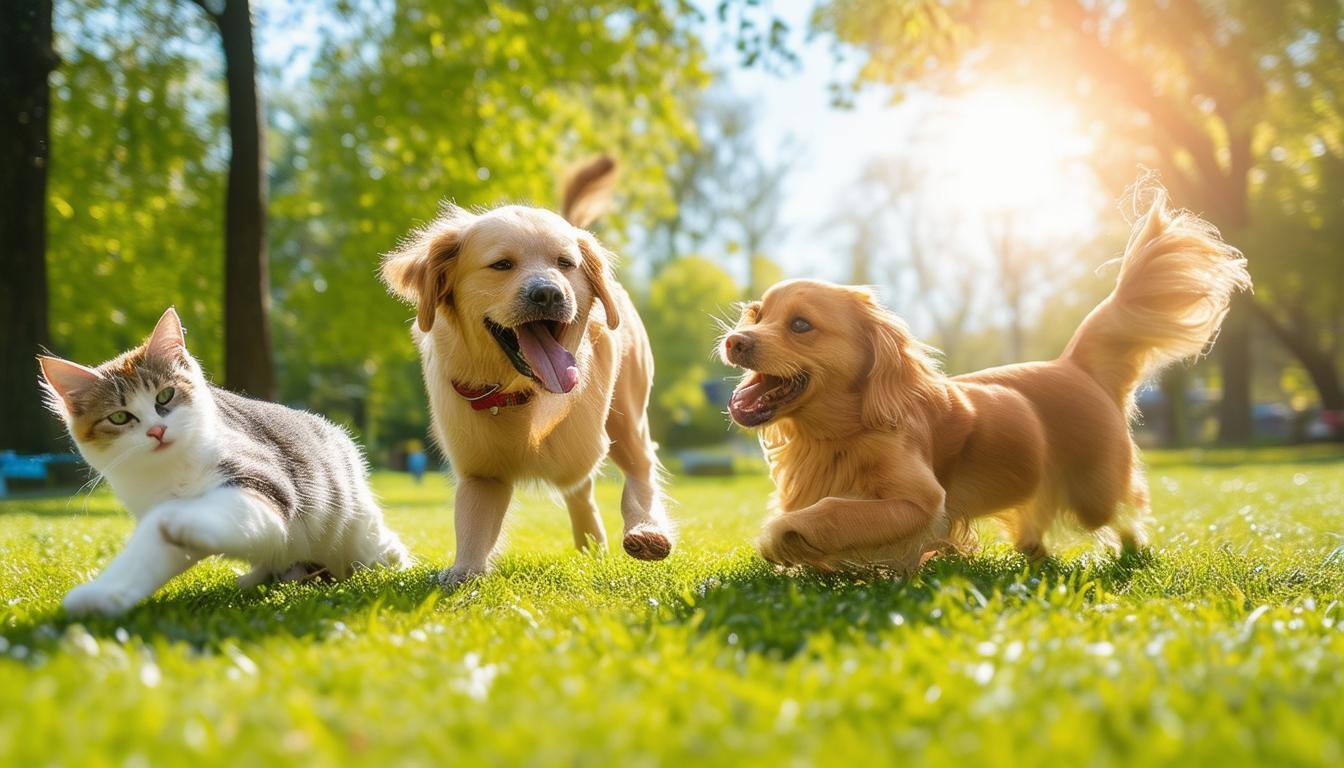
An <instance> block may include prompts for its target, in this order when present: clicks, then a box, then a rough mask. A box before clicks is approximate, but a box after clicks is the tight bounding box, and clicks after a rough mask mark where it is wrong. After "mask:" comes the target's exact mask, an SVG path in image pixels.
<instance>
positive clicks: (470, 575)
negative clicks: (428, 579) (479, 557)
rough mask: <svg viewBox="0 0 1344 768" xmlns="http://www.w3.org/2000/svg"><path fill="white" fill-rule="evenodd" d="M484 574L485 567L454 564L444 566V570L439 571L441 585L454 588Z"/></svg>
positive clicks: (445, 587)
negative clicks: (448, 566)
mask: <svg viewBox="0 0 1344 768" xmlns="http://www.w3.org/2000/svg"><path fill="white" fill-rule="evenodd" d="M484 575H485V568H471V567H467V566H461V565H454V566H453V567H452V568H444V569H443V570H442V571H439V586H440V587H443V588H444V589H453V588H456V587H458V586H461V585H462V584H463V583H465V582H468V581H471V580H472V579H476V578H480V577H481V576H484Z"/></svg>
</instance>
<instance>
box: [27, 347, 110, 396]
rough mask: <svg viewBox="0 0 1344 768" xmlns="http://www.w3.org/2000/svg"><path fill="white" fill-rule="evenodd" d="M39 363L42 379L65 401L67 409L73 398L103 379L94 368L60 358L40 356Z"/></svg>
mask: <svg viewBox="0 0 1344 768" xmlns="http://www.w3.org/2000/svg"><path fill="white" fill-rule="evenodd" d="M37 363H38V365H40V366H41V367H42V378H43V379H44V380H46V382H47V386H48V387H50V388H51V391H52V392H55V393H56V394H57V395H58V396H60V398H61V400H63V401H65V404H66V406H67V407H69V405H70V399H71V398H72V397H74V396H75V395H77V394H79V393H80V392H82V391H83V390H85V389H87V388H88V387H89V386H90V385H91V384H93V383H94V382H96V381H98V380H99V379H100V378H102V376H101V375H99V373H98V372H97V371H95V370H93V369H92V368H87V367H85V366H82V365H80V364H79V363H72V362H70V361H69V360H62V359H61V358H59V357H49V356H47V355H38V357H37Z"/></svg>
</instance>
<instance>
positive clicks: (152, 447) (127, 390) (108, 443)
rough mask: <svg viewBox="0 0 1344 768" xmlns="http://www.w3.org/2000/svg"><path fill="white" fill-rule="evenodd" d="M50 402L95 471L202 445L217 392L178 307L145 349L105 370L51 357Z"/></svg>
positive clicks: (148, 465) (151, 462) (154, 462)
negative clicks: (190, 344) (193, 351)
mask: <svg viewBox="0 0 1344 768" xmlns="http://www.w3.org/2000/svg"><path fill="white" fill-rule="evenodd" d="M40 362H41V364H42V374H43V379H44V381H43V384H44V386H45V389H46V391H47V395H48V398H47V399H48V405H49V406H50V407H51V409H52V411H54V412H55V413H56V414H57V415H59V416H60V417H61V418H62V419H63V420H64V421H65V425H66V428H67V429H69V430H70V435H71V436H72V437H73V438H74V439H75V443H76V444H77V445H78V446H79V450H80V453H81V454H83V455H84V458H85V459H86V460H88V462H89V464H91V465H92V466H93V467H94V469H96V470H98V471H99V472H101V473H107V472H109V471H122V470H125V471H135V470H144V469H153V468H154V467H156V466H162V465H164V464H165V462H168V461H171V460H173V459H174V458H179V457H181V456H182V452H183V451H185V450H186V449H188V448H189V447H193V446H195V445H197V444H198V443H199V441H200V440H201V439H202V437H204V434H203V433H204V431H205V430H206V429H207V428H208V425H209V424H210V423H211V420H210V418H209V415H208V414H209V411H210V407H211V403H210V393H209V390H208V389H207V387H206V384H205V379H204V377H203V376H202V375H201V369H200V366H199V365H197V363H196V361H195V359H193V358H192V357H191V355H190V354H188V353H187V348H186V342H185V339H184V337H183V333H182V325H181V322H180V321H179V320H178V317H177V313H176V312H175V311H173V310H172V309H171V308H170V309H169V310H168V311H166V312H164V313H163V317H161V318H159V322H158V325H156V326H155V327H154V333H153V334H152V335H151V336H150V338H149V340H148V341H146V342H145V343H144V344H143V345H141V346H140V347H137V348H136V349H133V350H131V351H129V352H126V353H125V354H123V355H121V356H120V357H117V358H114V359H112V360H109V361H108V362H106V363H103V364H102V365H100V366H98V367H97V368H86V367H85V366H82V365H79V364H78V363H72V362H70V361H68V360H62V359H60V358H56V357H43V358H41V359H40Z"/></svg>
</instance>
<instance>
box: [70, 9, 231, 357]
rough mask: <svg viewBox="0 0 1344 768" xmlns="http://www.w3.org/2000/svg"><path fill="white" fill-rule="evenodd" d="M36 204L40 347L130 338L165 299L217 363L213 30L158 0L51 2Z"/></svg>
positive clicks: (82, 348) (106, 347) (219, 100)
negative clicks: (42, 291)
mask: <svg viewBox="0 0 1344 768" xmlns="http://www.w3.org/2000/svg"><path fill="white" fill-rule="evenodd" d="M56 25H57V26H56V31H57V37H58V43H59V45H60V53H61V58H62V61H61V67H60V69H58V70H57V71H56V72H55V73H54V74H53V76H52V88H53V90H52V123H51V134H52V144H53V145H54V146H55V147H56V152H57V159H58V162H55V163H53V164H52V166H51V169H50V176H49V184H48V195H47V211H48V214H47V215H48V222H49V232H48V238H47V253H48V258H47V261H48V270H49V274H50V295H51V302H50V318H51V320H50V322H51V332H52V343H53V348H54V349H55V350H56V351H57V352H59V353H60V354H62V355H65V356H67V357H70V358H71V359H74V360H78V361H80V362H84V363H91V364H92V363H97V362H98V361H101V360H106V359H108V358H109V357H112V356H114V355H116V354H118V353H120V352H122V351H124V350H126V349H128V348H130V347H132V346H135V345H136V344H138V343H140V342H141V341H142V340H143V339H144V337H145V336H146V335H147V334H148V333H149V330H150V329H151V328H153V326H154V321H155V320H156V319H157V318H158V316H159V315H160V314H161V313H162V312H163V310H164V308H165V307H167V306H169V305H173V306H176V307H177V309H178V311H179V312H180V313H181V315H182V318H183V321H184V323H185V324H186V327H187V331H188V334H189V335H190V344H191V350H192V354H194V355H196V356H197V357H198V358H199V359H200V360H201V363H202V365H203V366H204V367H205V370H206V371H207V372H209V373H210V374H212V375H214V374H217V373H219V372H220V371H221V370H222V362H223V355H222V346H221V344H220V332H219V329H220V328H221V326H222V322H221V307H222V303H223V296H222V293H223V292H222V291H221V290H220V286H221V285H222V275H223V260H222V259H221V258H220V257H219V254H220V253H221V252H222V251H223V233H222V232H221V231H220V230H221V228H220V227H217V226H209V225H208V224H204V225H203V223H206V222H211V221H214V220H216V218H217V216H218V213H219V212H220V211H221V209H222V207H223V204H224V163H225V155H226V152H225V151H224V148H223V147H222V146H221V145H220V142H219V140H218V137H219V135H220V134H221V133H222V130H223V124H224V118H223V112H222V109H221V108H220V107H222V105H223V101H224V99H223V88H222V85H221V84H220V83H219V82H218V80H217V79H216V78H214V77H211V76H210V68H211V62H210V59H211V58H212V57H211V56H210V55H209V49H210V48H211V47H212V46H210V43H211V42H213V35H214V32H213V30H212V29H211V28H210V27H209V26H207V24H206V22H205V20H204V19H203V18H202V17H201V16H200V14H199V13H197V12H196V9H195V8H194V7H185V8H184V7H180V6H179V4H178V3H176V2H171V0H163V1H154V2H147V1H146V0H118V2H115V3H114V2H100V3H96V4H94V3H76V2H67V3H60V4H58V6H57V16H56Z"/></svg>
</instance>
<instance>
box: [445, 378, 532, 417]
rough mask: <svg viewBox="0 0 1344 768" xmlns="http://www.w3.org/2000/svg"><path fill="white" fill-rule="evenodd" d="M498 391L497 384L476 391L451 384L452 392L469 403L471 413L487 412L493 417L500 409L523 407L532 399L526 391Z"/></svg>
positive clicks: (457, 383) (461, 385)
mask: <svg viewBox="0 0 1344 768" xmlns="http://www.w3.org/2000/svg"><path fill="white" fill-rule="evenodd" d="M499 389H500V385H499V384H492V385H490V386H488V387H480V388H479V389H478V388H476V387H468V386H466V385H465V384H462V383H460V382H457V381H454V382H453V391H454V392H456V393H457V394H458V395H460V396H461V397H462V399H463V400H466V401H467V402H468V403H470V404H471V410H473V411H489V412H490V413H491V414H492V415H493V414H497V413H499V409H500V408H507V407H508V406H510V405H523V404H525V403H527V401H529V400H531V399H532V393H531V392H528V391H522V392H500V391H499Z"/></svg>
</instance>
